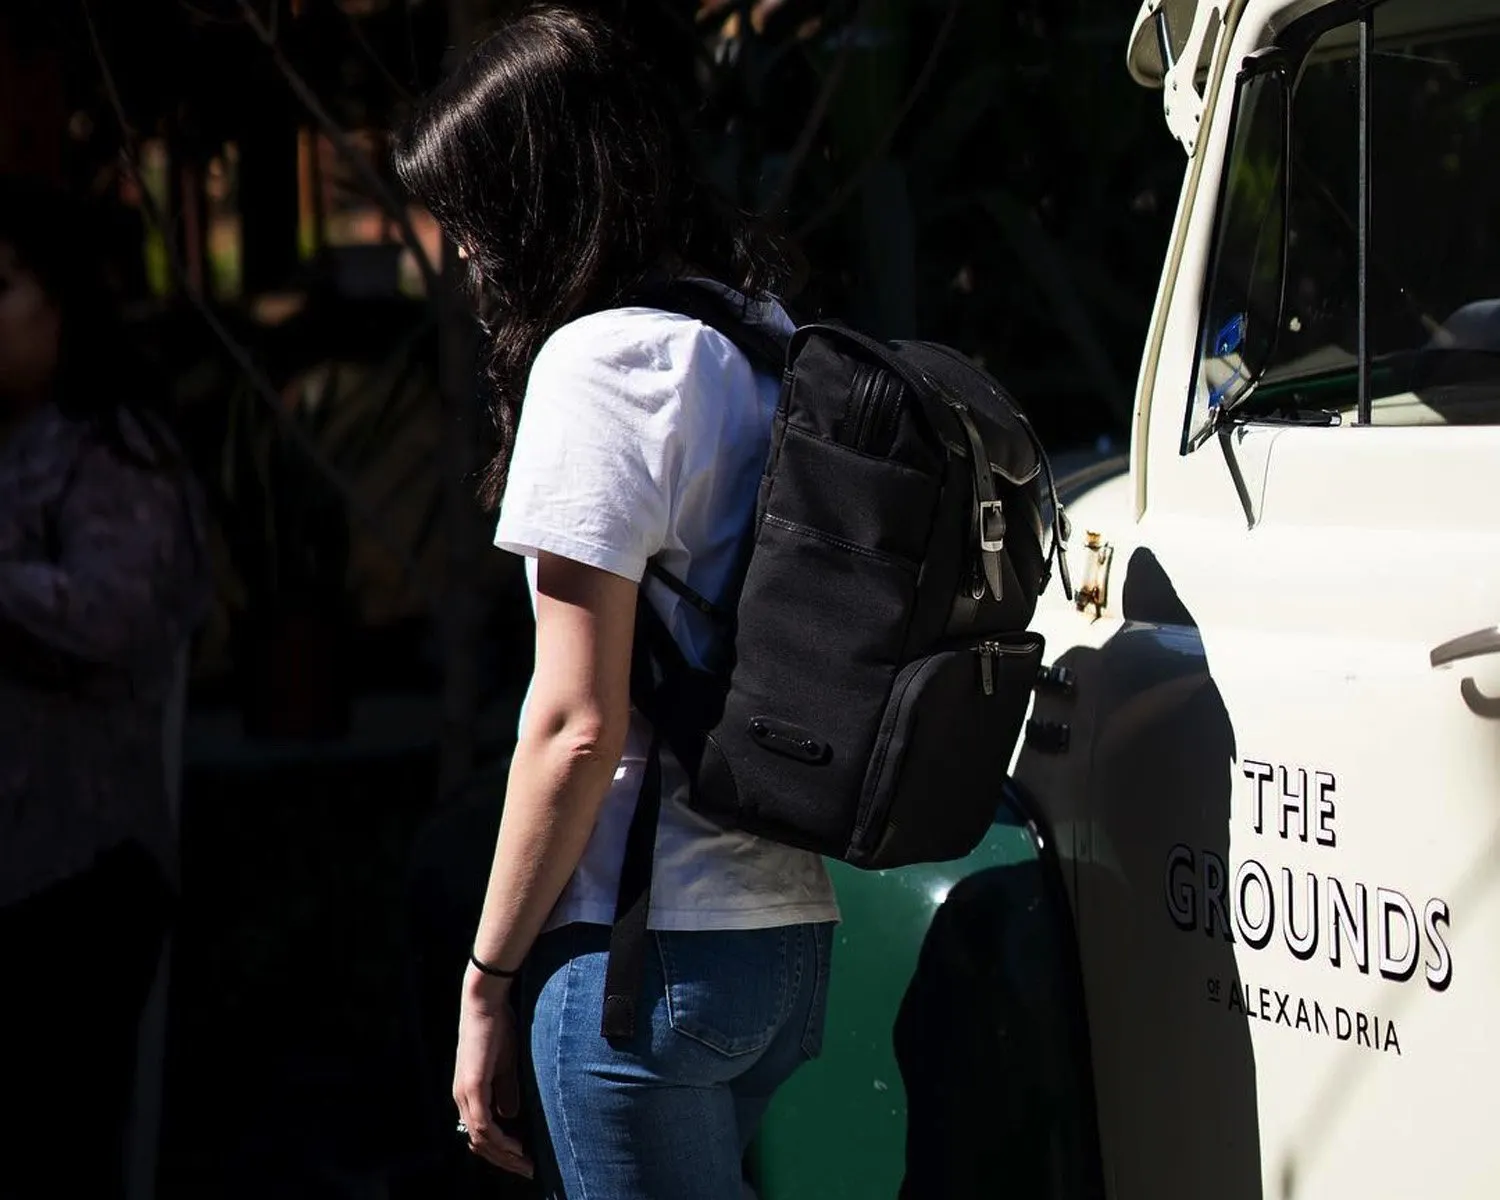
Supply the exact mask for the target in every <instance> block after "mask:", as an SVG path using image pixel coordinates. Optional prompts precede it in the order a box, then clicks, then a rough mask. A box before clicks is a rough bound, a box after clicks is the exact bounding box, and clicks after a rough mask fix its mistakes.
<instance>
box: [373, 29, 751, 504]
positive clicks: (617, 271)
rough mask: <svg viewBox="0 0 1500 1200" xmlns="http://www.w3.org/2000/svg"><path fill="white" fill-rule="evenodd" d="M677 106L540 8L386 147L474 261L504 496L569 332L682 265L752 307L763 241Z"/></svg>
mask: <svg viewBox="0 0 1500 1200" xmlns="http://www.w3.org/2000/svg"><path fill="white" fill-rule="evenodd" d="M681 112H682V104H681V103H680V102H679V101H678V99H677V98H676V97H674V96H672V95H671V94H670V93H669V92H668V90H667V89H666V87H665V86H664V85H663V83H662V76H661V73H660V72H658V71H655V70H652V69H651V67H650V66H649V65H648V64H646V63H645V62H644V61H643V60H642V59H641V58H640V57H639V56H638V55H637V54H636V53H635V51H634V50H633V48H632V47H631V46H630V45H629V44H628V42H627V41H626V39H625V38H624V37H623V36H622V35H621V34H619V33H618V32H617V31H616V30H614V29H612V28H611V27H610V26H608V25H606V24H605V23H604V22H602V21H601V20H599V19H597V18H595V17H592V16H588V15H585V14H582V13H579V12H576V11H574V10H572V9H569V8H566V7H563V6H561V5H557V4H544V5H538V6H536V7H533V8H531V9H529V10H528V11H526V12H524V13H522V14H521V15H520V16H518V17H516V18H513V19H512V20H510V21H508V22H507V23H505V24H504V25H502V26H501V27H500V28H499V29H497V30H496V31H495V32H493V33H491V34H490V35H489V36H488V37H486V38H485V39H484V40H483V41H481V42H479V43H478V44H477V45H476V46H475V47H474V48H473V49H472V50H471V51H470V52H469V53H468V55H467V56H466V57H465V58H464V59H463V61H462V62H461V63H460V64H459V65H458V66H457V68H456V69H455V70H454V71H453V72H452V74H451V75H449V76H448V78H447V79H445V80H444V81H443V82H442V83H441V84H439V85H438V87H437V88H436V89H435V90H434V91H433V92H432V93H431V94H430V95H429V96H427V97H426V98H425V99H424V101H423V102H422V104H421V106H420V108H419V109H418V111H417V112H416V113H415V115H414V116H413V117H412V119H411V121H410V123H409V124H408V126H407V127H406V129H405V130H403V131H402V132H401V133H400V134H399V135H398V136H397V138H396V140H395V148H394V159H395V167H396V172H397V174H398V175H399V176H400V178H401V180H402V182H403V183H404V184H405V185H406V187H407V189H408V190H409V191H410V192H411V193H412V195H413V196H414V197H415V198H416V199H417V200H418V201H420V202H421V203H422V204H424V205H426V207H427V209H428V210H429V211H430V212H431V213H432V215H433V217H434V218H435V219H436V220H437V222H438V224H439V225H440V226H441V227H442V229H443V232H444V233H445V234H446V235H447V236H448V237H449V238H450V239H451V240H452V241H453V242H455V243H456V244H457V245H458V246H460V247H461V248H462V249H463V251H464V253H465V254H466V255H467V257H468V267H469V284H470V287H471V290H472V294H473V299H474V302H475V306H476V309H477V310H478V313H479V317H480V321H481V323H482V324H483V326H484V329H485V332H486V336H487V346H486V374H487V376H488V381H489V384H490V386H491V389H492V391H491V401H490V411H491V416H492V418H493V421H494V426H495V434H496V439H497V451H496V454H495V456H494V459H493V460H492V461H491V463H490V464H489V466H488V468H487V469H486V471H485V473H484V476H483V478H482V481H481V485H480V498H481V500H482V501H483V502H484V503H485V504H486V506H489V507H493V506H494V505H495V504H496V503H498V501H499V497H500V494H501V492H502V491H503V490H504V486H505V472H506V466H507V463H508V461H509V456H510V448H511V445H512V443H513V441H514V438H515V429H516V422H517V420H518V418H519V416H520V408H521V401H522V398H523V395H524V392H525V386H526V376H527V373H528V371H529V370H530V368H531V363H532V360H533V359H534V358H535V357H536V353H537V351H538V350H540V349H541V346H542V343H543V342H544V341H545V340H546V339H547V338H548V337H549V336H550V335H551V334H552V333H553V332H555V331H556V330H557V328H558V327H559V326H561V325H563V324H565V323H566V322H568V321H570V320H572V319H574V318H576V317H579V316H582V315H584V314H586V313H589V312H594V311H597V310H599V309H603V308H609V307H612V306H615V305H617V304H619V303H621V302H624V301H627V300H628V299H629V298H630V297H631V295H632V293H633V292H635V291H636V290H637V289H638V288H640V287H641V286H642V285H644V284H647V283H649V282H652V281H653V280H654V279H655V278H656V277H658V276H664V277H667V276H670V275H672V274H674V273H684V272H688V271H691V272H693V273H695V274H701V275H705V276H707V277H709V278H713V279H716V280H718V281H719V282H721V283H725V284H728V285H730V286H731V287H734V288H736V289H738V290H739V291H741V292H743V293H744V294H746V295H747V296H748V297H752V298H761V297H763V296H764V295H766V294H767V292H769V291H770V290H772V289H773V288H775V287H776V286H777V284H778V283H779V282H780V271H781V268H780V259H779V258H778V255H777V252H776V250H775V247H774V243H773V242H772V240H771V239H770V237H769V236H768V235H767V234H766V233H765V232H764V231H762V230H760V229H758V228H757V227H756V226H755V224H754V223H753V222H752V221H751V220H750V219H749V218H748V216H746V215H745V214H743V213H740V212H738V211H736V210H735V209H734V208H733V207H732V206H731V205H729V204H728V203H727V202H726V201H725V200H724V199H723V198H722V197H721V196H720V195H719V194H718V193H717V192H716V191H715V190H714V189H713V188H712V187H711V186H709V185H708V184H707V183H706V182H705V180H704V178H703V176H702V175H701V174H700V173H699V172H698V171H697V170H696V169H695V157H694V154H693V152H692V144H691V139H690V136H689V133H688V131H687V128H686V125H685V123H684V122H683V121H682V119H681V116H680V113H681Z"/></svg>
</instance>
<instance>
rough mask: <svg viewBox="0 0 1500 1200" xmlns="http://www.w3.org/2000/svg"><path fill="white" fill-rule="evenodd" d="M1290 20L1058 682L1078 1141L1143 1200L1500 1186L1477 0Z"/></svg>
mask: <svg viewBox="0 0 1500 1200" xmlns="http://www.w3.org/2000/svg"><path fill="white" fill-rule="evenodd" d="M1275 7H1276V6H1271V5H1257V4H1254V3H1251V4H1249V5H1248V6H1246V8H1245V16H1244V17H1243V19H1242V20H1241V21H1240V22H1239V24H1238V25H1237V26H1236V27H1235V28H1234V30H1233V31H1232V39H1233V40H1232V43H1231V45H1230V46H1229V50H1228V57H1227V59H1226V62H1227V71H1226V74H1225V76H1224V79H1223V85H1222V89H1221V100H1220V103H1218V104H1217V105H1215V106H1213V108H1212V111H1211V115H1209V116H1206V117H1205V133H1206V136H1205V137H1204V138H1203V139H1202V142H1201V144H1200V145H1199V147H1198V151H1197V152H1198V154H1200V155H1202V156H1204V161H1203V164H1202V175H1201V179H1202V180H1203V181H1204V182H1203V183H1201V184H1200V186H1199V194H1198V196H1197V199H1196V200H1195V201H1193V202H1192V203H1191V205H1190V207H1189V208H1188V209H1187V210H1185V213H1184V215H1183V217H1182V218H1181V222H1182V233H1181V241H1180V244H1179V247H1178V249H1179V255H1180V257H1179V260H1178V262H1177V263H1175V264H1174V273H1173V274H1172V275H1171V276H1170V277H1169V281H1168V283H1167V285H1165V287H1164V292H1163V298H1162V301H1161V302H1160V304H1159V315H1158V322H1159V324H1158V327H1157V328H1156V330H1155V333H1154V337H1155V339H1156V343H1157V347H1158V349H1157V353H1156V358H1155V360H1154V363H1148V370H1147V372H1146V373H1145V376H1144V378H1145V379H1146V381H1147V383H1148V385H1149V386H1148V388H1147V390H1146V392H1145V393H1144V394H1143V396H1142V402H1143V404H1144V405H1146V406H1148V411H1147V413H1146V414H1145V416H1144V418H1143V419H1144V422H1145V425H1144V428H1143V430H1142V431H1141V432H1143V433H1144V435H1145V445H1144V447H1143V448H1138V452H1137V471H1138V474H1139V479H1138V497H1139V501H1140V511H1139V514H1138V520H1137V522H1136V524H1135V525H1134V526H1132V527H1130V528H1128V529H1120V530H1104V531H1101V532H1102V533H1103V535H1104V537H1105V538H1106V539H1107V540H1108V541H1110V542H1111V543H1112V544H1114V545H1115V546H1116V558H1115V565H1114V568H1113V571H1114V573H1115V575H1116V580H1115V581H1113V582H1112V584H1111V592H1112V594H1113V595H1114V596H1115V597H1116V598H1117V600H1116V601H1115V602H1116V603H1117V605H1118V611H1117V612H1116V613H1115V614H1114V615H1115V617H1116V618H1117V624H1116V625H1115V626H1114V627H1113V628H1112V630H1111V631H1110V636H1108V637H1107V638H1106V639H1105V640H1103V643H1102V645H1098V646H1097V648H1095V649H1091V650H1088V651H1087V652H1086V654H1087V655H1089V656H1093V661H1092V662H1090V663H1086V664H1085V667H1086V669H1084V670H1081V671H1080V672H1079V679H1080V685H1079V688H1080V702H1082V701H1083V700H1084V697H1083V696H1082V691H1083V689H1084V687H1085V685H1087V686H1090V687H1092V688H1093V689H1094V694H1093V695H1092V696H1090V697H1088V698H1087V701H1088V704H1089V706H1090V712H1091V714H1092V715H1091V718H1090V719H1091V720H1092V722H1093V723H1094V728H1093V731H1092V733H1091V736H1090V738H1089V745H1088V747H1087V748H1086V749H1078V748H1075V749H1074V750H1072V751H1069V753H1088V754H1089V755H1090V756H1091V758H1090V761H1089V764H1088V767H1087V779H1088V784H1087V794H1086V795H1085V796H1084V797H1082V798H1080V799H1077V800H1075V801H1074V802H1073V803H1074V804H1075V805H1076V807H1077V808H1078V809H1079V810H1080V811H1078V812H1075V813H1073V814H1071V816H1072V818H1073V819H1074V820H1076V821H1078V822H1079V826H1078V832H1077V833H1076V835H1075V837H1076V846H1075V853H1076V858H1077V869H1078V874H1077V888H1078V896H1077V904H1078V925H1079V937H1080V942H1081V950H1082V957H1083V963H1084V970H1085V981H1086V990H1087V998H1088V1008H1089V1021H1090V1034H1091V1038H1092V1042H1093V1055H1094V1066H1095V1079H1096V1088H1097V1093H1098V1105H1099V1112H1100V1125H1101V1139H1102V1149H1103V1154H1104V1159H1105V1162H1106V1170H1107V1174H1108V1176H1109V1182H1110V1188H1111V1191H1112V1194H1113V1195H1115V1196H1117V1197H1120V1198H1126V1197H1129V1198H1132V1200H1135V1198H1139V1200H1148V1198H1149V1200H1161V1198H1163V1197H1182V1198H1184V1200H1186V1198H1188V1197H1195V1198H1196V1197H1202V1196H1207V1195H1213V1196H1216V1197H1225V1196H1230V1197H1233V1196H1247V1197H1278V1198H1281V1197H1304V1196H1308V1197H1313V1196H1335V1195H1338V1196H1342V1195H1351V1196H1352V1195H1358V1196H1361V1197H1367V1198H1368V1197H1382V1196H1388V1197H1393V1198H1394V1197H1403V1198H1405V1197H1413V1196H1436V1195H1443V1196H1450V1197H1457V1196H1466V1197H1480V1196H1486V1197H1487V1196H1492V1195H1494V1194H1495V1190H1496V1186H1497V1185H1496V1180H1500V1138H1496V1137H1495V1136H1494V1133H1493V1130H1492V1128H1491V1126H1492V1124H1493V1122H1492V1111H1493V1102H1492V1099H1491V1097H1492V1095H1493V1093H1494V1091H1495V1089H1496V1088H1497V1086H1500V1085H1497V1084H1496V1082H1495V1081H1496V1080H1497V1079H1500V1033H1497V1030H1496V1023H1495V1019H1494V1011H1495V1010H1496V1008H1497V1006H1500V631H1497V628H1496V626H1497V623H1500V503H1497V500H1496V481H1497V479H1500V220H1497V214H1500V155H1497V154H1496V152H1495V147H1496V146H1500V0H1388V2H1387V3H1382V4H1377V5H1375V6H1373V7H1367V6H1364V7H1362V6H1360V5H1356V4H1352V3H1347V4H1346V3H1332V4H1327V5H1323V6H1321V7H1319V8H1317V9H1315V10H1314V11H1312V12H1311V14H1310V15H1307V16H1305V17H1301V18H1299V19H1298V20H1296V21H1294V22H1292V23H1290V24H1287V23H1286V22H1285V21H1281V20H1278V19H1273V18H1275V17H1276V14H1275V13H1273V12H1271V11H1270V10H1272V9H1273V8H1275ZM1292 7H1293V8H1294V9H1295V11H1296V12H1298V13H1301V12H1306V10H1307V6H1306V5H1305V4H1302V5H1296V6H1292ZM1253 18H1258V19H1253ZM1278 26H1280V29H1279V32H1274V31H1276V30H1277V28H1278ZM1268 28H1269V29H1270V30H1272V31H1273V32H1272V33H1270V34H1268V33H1267V32H1266V31H1267V29H1268ZM1232 95H1235V96H1237V102H1236V103H1234V104H1231V103H1229V99H1230V97H1231V96H1232ZM1213 180H1220V181H1222V186H1220V187H1218V188H1215V187H1213V186H1212V184H1210V183H1209V182H1207V181H1213ZM1082 620H1083V618H1081V617H1080V621H1082ZM1084 640H1088V641H1093V642H1098V641H1099V638H1098V636H1097V635H1093V636H1091V637H1090V638H1088V639H1084V638H1080V641H1084ZM1053 643H1054V644H1056V639H1055V637H1054V638H1053ZM1023 776H1024V772H1023Z"/></svg>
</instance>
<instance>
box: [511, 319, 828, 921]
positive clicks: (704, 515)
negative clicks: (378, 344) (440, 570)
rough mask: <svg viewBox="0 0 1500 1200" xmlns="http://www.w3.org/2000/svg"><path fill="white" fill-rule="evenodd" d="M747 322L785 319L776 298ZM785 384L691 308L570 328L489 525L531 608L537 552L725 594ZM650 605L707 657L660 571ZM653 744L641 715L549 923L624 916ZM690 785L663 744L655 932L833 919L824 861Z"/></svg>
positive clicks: (698, 620)
mask: <svg viewBox="0 0 1500 1200" xmlns="http://www.w3.org/2000/svg"><path fill="white" fill-rule="evenodd" d="M750 315H751V317H752V319H754V320H756V321H760V322H763V323H774V325H775V326H777V327H779V328H782V329H788V330H789V329H790V327H791V323H790V321H789V320H788V319H787V316H786V313H785V312H783V311H782V309H781V308H780V306H779V305H774V304H769V305H766V306H763V307H757V308H753V309H752V310H751V314H750ZM778 387H779V381H778V380H776V379H774V378H772V377H770V376H765V375H759V374H757V373H754V372H752V370H751V367H750V363H749V361H748V360H747V359H746V358H745V356H744V355H743V354H742V353H740V351H739V350H738V349H736V348H735V347H734V346H733V344H731V343H730V341H729V340H728V339H727V338H725V337H724V336H723V335H722V334H720V333H718V332H717V331H716V330H713V329H711V328H708V327H707V326H705V325H703V324H702V323H701V322H699V321H696V320H693V319H692V318H689V317H686V316H681V315H679V314H675V313H666V312H661V311H659V310H656V309H649V308H622V309H612V310H609V311H605V312H600V313H595V314H592V315H590V316H586V317H583V318H581V319H579V320H577V321H574V322H572V323H571V324H569V325H566V326H564V327H563V328H562V329H559V330H558V331H557V332H556V333H555V334H554V335H553V336H552V337H551V338H549V339H548V341H547V343H546V344H545V345H544V346H543V347H542V350H541V352H540V353H539V354H538V355H537V358H536V362H535V363H534V364H533V366H532V369H531V375H530V379H529V381H528V384H527V388H526V402H525V405H524V406H523V408H522V412H521V420H520V424H519V427H518V429H517V432H516V443H515V449H514V452H513V455H512V458H511V463H510V472H509V476H508V479H507V482H506V490H505V497H504V499H503V501H502V503H501V508H500V520H499V525H498V527H497V529H496V532H495V544H496V545H497V546H500V547H501V548H503V549H506V550H511V551H514V552H515V553H517V554H523V555H526V556H527V557H528V559H529V561H528V562H527V564H526V571H527V579H528V581H529V583H530V586H531V596H532V603H533V605H534V604H535V602H536V555H537V554H538V553H539V552H541V551H546V552H547V553H549V554H555V555H558V556H560V557H563V558H569V559H573V560H574V561H576V562H581V563H585V564H587V565H589V566H593V567H598V568H600V569H602V570H605V571H609V572H611V573H613V574H616V575H621V576H624V577H625V578H626V579H630V580H633V581H635V582H637V583H639V582H640V581H641V579H642V577H643V575H644V573H645V569H646V561H647V560H648V559H649V558H652V557H653V556H656V555H657V554H658V553H659V554H660V556H661V564H662V566H663V567H665V568H666V569H667V570H668V571H670V572H671V573H672V574H674V575H675V576H676V577H677V578H678V579H681V580H684V581H685V582H686V583H687V584H688V586H689V587H691V588H692V589H693V590H694V591H696V592H698V594H699V595H703V596H707V597H709V598H710V599H712V598H714V597H717V596H719V595H722V594H723V592H724V590H725V587H726V585H727V583H728V580H729V575H730V571H731V570H732V568H733V566H734V558H735V553H736V550H737V548H738V542H739V539H740V537H741V536H742V534H743V532H744V530H745V529H746V527H747V523H748V521H749V518H750V514H751V512H752V511H753V509H754V505H755V496H756V491H757V489H758V487H759V484H760V478H761V473H762V470H763V469H764V466H765V460H766V452H767V449H768V447H769V444H770V435H771V420H772V416H773V414H774V412H775V408H776V400H777V391H778ZM642 597H643V599H644V600H646V601H648V602H649V603H651V604H652V605H653V606H654V607H655V608H656V611H657V612H658V613H660V614H661V617H662V619H663V620H664V621H665V622H666V625H667V628H668V629H670V630H671V631H672V634H673V636H674V637H675V638H676V640H677V642H678V644H679V645H680V646H681V647H682V648H683V650H684V652H685V654H686V655H687V656H688V658H689V659H690V660H692V661H694V662H695V663H697V664H701V663H702V656H703V652H704V651H705V650H706V649H707V647H708V645H709V638H710V635H711V630H710V628H709V625H708V622H707V620H706V618H705V617H704V616H703V615H702V614H701V613H698V612H697V611H695V610H694V609H693V608H692V607H691V606H689V605H686V604H683V603H682V602H681V601H680V600H679V599H678V597H677V596H676V595H675V594H674V593H673V592H672V591H671V590H670V589H669V588H667V587H665V586H664V585H663V584H661V583H660V581H658V580H654V579H647V581H646V583H644V584H643V585H642ZM649 742H650V726H649V725H648V723H647V722H646V721H645V719H644V718H643V717H642V716H641V715H640V714H639V713H637V712H632V713H631V722H630V730H629V734H628V737H627V741H626V747H625V753H624V755H623V757H622V758H621V760H620V766H619V769H618V770H617V771H616V772H615V777H614V782H613V784H612V785H611V787H610V789H609V792H608V794H607V795H606V796H605V799H604V803H603V806H602V808H601V809H600V813H599V820H598V824H597V825H596V826H595V827H594V833H593V836H592V837H591V838H590V839H589V843H588V847H587V849H586V850H585V851H584V854H583V859H582V861H581V862H580V863H579V865H578V869H577V870H576V871H575V872H574V874H573V878H572V880H571V881H570V882H569V884H568V886H567V888H566V889H565V890H564V892H563V894H562V897H561V898H560V899H559V901H558V903H557V907H556V908H555V909H554V910H553V912H552V915H551V917H550V919H549V921H548V928H552V927H555V926H558V925H562V924H565V923H567V922H569V921H587V922H592V923H595V924H606V925H607V924H609V923H611V922H612V921H613V920H614V914H615V896H616V890H617V887H618V884H619V875H620V863H621V860H622V859H623V857H624V850H625V835H626V831H627V830H628V829H629V827H630V819H631V817H632V815H633V814H634V812H635V800H636V796H637V794H638V793H639V791H640V785H641V775H642V772H643V770H644V764H645V756H646V750H647V747H648V745H649ZM687 791H688V783H687V776H686V774H685V772H684V771H683V770H682V768H681V766H680V765H678V763H677V762H676V761H675V760H674V759H673V758H672V756H671V755H670V754H669V753H667V752H665V751H664V752H663V754H662V806H661V818H660V823H659V825H658V828H657V837H656V862H655V873H654V876H653V881H652V887H651V911H650V918H649V924H650V926H651V928H653V929H662V930H692V929H760V928H767V927H775V926H780V925H792V924H798V923H801V922H804V921H834V920H837V919H838V906H837V903H836V902H835V899H834V894H833V887H832V885H831V883H830V882H829V879H828V873H827V870H826V869H825V867H824V865H823V861H822V859H821V858H819V857H818V856H817V855H816V854H811V853H808V852H806V851H803V850H796V849H792V848H790V847H787V846H782V845H778V844H776V843H774V842H769V841H765V840H764V839H761V838H758V837H754V836H752V835H750V834H747V833H743V832H738V831H728V830H724V829H722V828H720V827H719V826H718V825H715V824H714V823H713V822H711V821H709V820H708V819H707V818H705V817H702V816H699V815H698V814H696V813H694V812H693V811H692V810H691V809H689V808H688V806H687Z"/></svg>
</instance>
